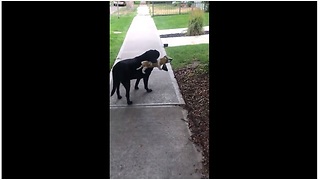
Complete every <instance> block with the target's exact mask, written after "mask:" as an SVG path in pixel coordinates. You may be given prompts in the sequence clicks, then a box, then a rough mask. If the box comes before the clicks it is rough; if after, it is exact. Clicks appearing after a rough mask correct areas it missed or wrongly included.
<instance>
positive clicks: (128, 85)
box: [122, 80, 132, 105]
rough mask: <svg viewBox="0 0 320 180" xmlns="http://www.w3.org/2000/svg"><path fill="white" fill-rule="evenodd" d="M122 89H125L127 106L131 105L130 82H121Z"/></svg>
mask: <svg viewBox="0 0 320 180" xmlns="http://www.w3.org/2000/svg"><path fill="white" fill-rule="evenodd" d="M122 84H123V86H124V88H125V89H126V98H127V104H128V105H130V104H132V101H130V80H129V81H125V82H122Z"/></svg>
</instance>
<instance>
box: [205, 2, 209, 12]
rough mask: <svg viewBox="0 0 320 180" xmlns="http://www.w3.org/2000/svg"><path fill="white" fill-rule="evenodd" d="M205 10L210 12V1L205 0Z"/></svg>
mask: <svg viewBox="0 0 320 180" xmlns="http://www.w3.org/2000/svg"><path fill="white" fill-rule="evenodd" d="M204 11H205V12H209V1H204Z"/></svg>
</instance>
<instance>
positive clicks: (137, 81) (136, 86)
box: [134, 78, 141, 89]
mask: <svg viewBox="0 0 320 180" xmlns="http://www.w3.org/2000/svg"><path fill="white" fill-rule="evenodd" d="M140 79H141V78H139V79H137V80H136V84H135V85H134V89H139V87H138V85H139V82H140Z"/></svg>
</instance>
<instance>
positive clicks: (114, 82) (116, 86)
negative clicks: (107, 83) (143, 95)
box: [111, 72, 120, 96]
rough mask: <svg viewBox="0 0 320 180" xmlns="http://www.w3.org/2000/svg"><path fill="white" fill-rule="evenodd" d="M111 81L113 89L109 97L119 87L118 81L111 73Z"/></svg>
mask: <svg viewBox="0 0 320 180" xmlns="http://www.w3.org/2000/svg"><path fill="white" fill-rule="evenodd" d="M112 81H113V87H112V91H111V96H113V94H114V92H115V91H116V89H117V88H119V85H120V81H119V80H118V78H116V77H115V76H114V73H113V72H112Z"/></svg>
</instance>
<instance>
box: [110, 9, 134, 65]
mask: <svg viewBox="0 0 320 180" xmlns="http://www.w3.org/2000/svg"><path fill="white" fill-rule="evenodd" d="M136 12H137V11H136V9H135V11H134V12H121V15H120V18H119V19H118V17H117V13H114V14H113V15H111V16H110V69H109V70H111V67H112V65H113V63H114V61H115V59H116V58H117V55H118V53H119V51H120V48H121V46H122V43H123V40H124V38H125V37H126V34H127V31H128V29H129V27H130V25H131V22H132V20H133V18H134V17H135V15H136V14H137V13H136ZM115 31H118V32H121V34H115V33H114V32H115Z"/></svg>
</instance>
